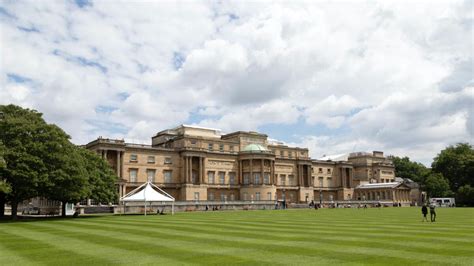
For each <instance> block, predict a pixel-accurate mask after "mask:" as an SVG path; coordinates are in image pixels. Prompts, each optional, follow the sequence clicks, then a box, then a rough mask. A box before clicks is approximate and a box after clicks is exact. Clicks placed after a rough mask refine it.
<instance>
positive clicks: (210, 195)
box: [207, 192, 214, 200]
mask: <svg viewBox="0 0 474 266" xmlns="http://www.w3.org/2000/svg"><path fill="white" fill-rule="evenodd" d="M207 199H208V200H214V193H212V192H211V193H209V194H207Z"/></svg>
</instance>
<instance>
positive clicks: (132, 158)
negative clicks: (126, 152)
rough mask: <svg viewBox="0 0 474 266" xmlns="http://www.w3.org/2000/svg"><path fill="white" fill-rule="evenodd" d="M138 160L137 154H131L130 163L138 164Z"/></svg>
mask: <svg viewBox="0 0 474 266" xmlns="http://www.w3.org/2000/svg"><path fill="white" fill-rule="evenodd" d="M137 160H138V157H137V155H136V154H130V162H136V161H137Z"/></svg>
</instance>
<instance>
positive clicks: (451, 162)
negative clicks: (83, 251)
mask: <svg viewBox="0 0 474 266" xmlns="http://www.w3.org/2000/svg"><path fill="white" fill-rule="evenodd" d="M431 166H432V169H433V171H434V172H437V173H441V174H443V176H444V177H446V178H447V179H448V180H449V182H450V185H451V189H452V190H453V191H457V189H458V188H459V187H461V186H463V185H470V186H471V187H472V186H474V149H473V147H472V146H471V145H470V144H469V143H459V144H457V145H456V146H449V147H447V148H446V149H444V150H442V151H441V152H440V153H439V154H438V155H437V156H436V157H435V158H434V161H433V163H432V164H431Z"/></svg>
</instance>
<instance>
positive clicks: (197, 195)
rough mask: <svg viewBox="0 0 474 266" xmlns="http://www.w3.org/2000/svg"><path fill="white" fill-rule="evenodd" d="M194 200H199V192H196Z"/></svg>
mask: <svg viewBox="0 0 474 266" xmlns="http://www.w3.org/2000/svg"><path fill="white" fill-rule="evenodd" d="M194 200H195V201H198V200H199V192H194Z"/></svg>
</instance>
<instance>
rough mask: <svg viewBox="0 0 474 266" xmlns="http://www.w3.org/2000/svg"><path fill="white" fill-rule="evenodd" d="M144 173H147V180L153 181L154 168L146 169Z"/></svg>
mask: <svg viewBox="0 0 474 266" xmlns="http://www.w3.org/2000/svg"><path fill="white" fill-rule="evenodd" d="M146 175H147V178H148V181H150V182H153V183H155V169H147V170H146Z"/></svg>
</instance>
